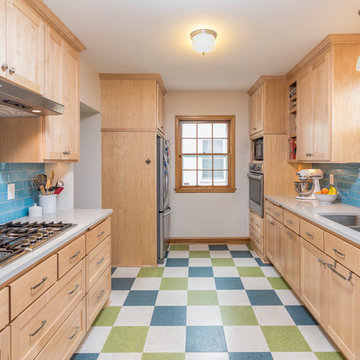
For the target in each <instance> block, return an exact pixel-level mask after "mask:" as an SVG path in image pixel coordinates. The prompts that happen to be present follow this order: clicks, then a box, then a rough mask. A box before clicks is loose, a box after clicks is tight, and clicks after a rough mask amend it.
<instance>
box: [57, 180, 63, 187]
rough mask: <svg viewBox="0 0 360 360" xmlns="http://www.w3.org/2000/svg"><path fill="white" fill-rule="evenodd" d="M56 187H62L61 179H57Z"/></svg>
mask: <svg viewBox="0 0 360 360" xmlns="http://www.w3.org/2000/svg"><path fill="white" fill-rule="evenodd" d="M56 187H58V188H59V187H64V182H63V181H61V180H58V181H57V182H56Z"/></svg>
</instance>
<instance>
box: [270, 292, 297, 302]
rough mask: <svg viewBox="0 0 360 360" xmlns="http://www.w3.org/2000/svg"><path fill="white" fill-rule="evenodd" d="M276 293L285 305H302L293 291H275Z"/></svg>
mask: <svg viewBox="0 0 360 360" xmlns="http://www.w3.org/2000/svg"><path fill="white" fill-rule="evenodd" d="M275 292H276V294H277V296H278V297H279V299H280V300H281V302H282V303H283V304H284V305H301V303H300V301H299V300H298V299H297V298H296V296H295V295H294V293H293V292H292V291H291V290H275Z"/></svg>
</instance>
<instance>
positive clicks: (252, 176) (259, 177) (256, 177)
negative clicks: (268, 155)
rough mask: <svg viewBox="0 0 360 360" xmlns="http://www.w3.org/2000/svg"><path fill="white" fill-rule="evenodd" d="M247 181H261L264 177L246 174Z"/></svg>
mask: <svg viewBox="0 0 360 360" xmlns="http://www.w3.org/2000/svg"><path fill="white" fill-rule="evenodd" d="M247 176H248V178H249V179H254V180H262V179H263V177H264V175H255V174H247Z"/></svg>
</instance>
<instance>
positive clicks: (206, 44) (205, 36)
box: [190, 29, 217, 54]
mask: <svg viewBox="0 0 360 360" xmlns="http://www.w3.org/2000/svg"><path fill="white" fill-rule="evenodd" d="M216 36H217V33H216V32H215V31H214V30H211V29H199V30H195V31H193V32H192V33H191V34H190V37H191V41H192V48H193V50H194V51H196V52H199V53H202V54H206V53H208V52H210V51H212V50H214V48H215V39H216Z"/></svg>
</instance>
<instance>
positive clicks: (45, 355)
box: [36, 298, 86, 360]
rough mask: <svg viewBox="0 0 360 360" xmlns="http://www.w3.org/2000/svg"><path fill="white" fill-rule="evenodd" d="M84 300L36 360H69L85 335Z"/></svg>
mask: <svg viewBox="0 0 360 360" xmlns="http://www.w3.org/2000/svg"><path fill="white" fill-rule="evenodd" d="M85 317H86V311H85V298H84V299H83V300H81V302H80V304H79V305H78V306H77V307H76V308H75V310H74V311H73V312H72V313H71V314H70V315H69V317H68V318H67V319H66V320H65V322H64V323H63V324H62V325H61V327H60V329H59V330H58V331H57V332H56V333H55V335H54V336H53V337H52V338H51V339H50V341H49V342H48V343H47V344H46V345H45V347H44V348H43V349H42V351H41V352H40V354H39V355H38V356H37V357H36V360H49V359H51V360H69V359H70V358H71V356H72V355H73V353H74V352H75V350H76V348H77V347H78V345H79V344H80V342H81V340H82V339H83V338H84V336H85V333H86V318H85Z"/></svg>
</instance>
